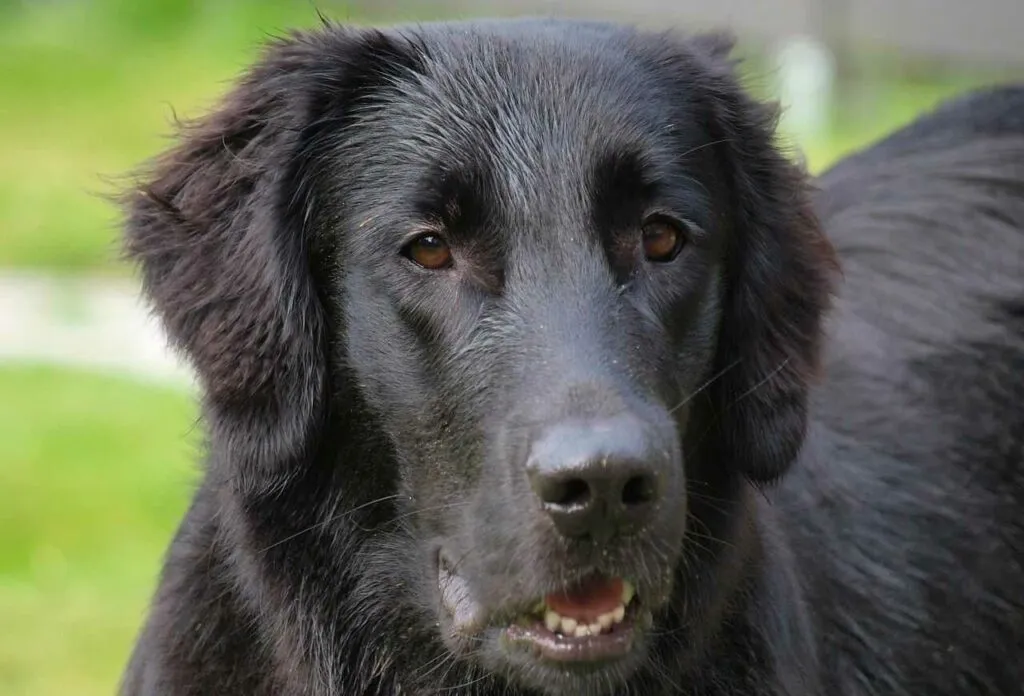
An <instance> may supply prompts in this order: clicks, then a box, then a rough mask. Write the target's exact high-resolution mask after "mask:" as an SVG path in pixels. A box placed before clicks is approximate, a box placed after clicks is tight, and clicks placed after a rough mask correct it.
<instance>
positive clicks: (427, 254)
mask: <svg viewBox="0 0 1024 696" xmlns="http://www.w3.org/2000/svg"><path fill="white" fill-rule="evenodd" d="M402 254H403V255H404V256H405V257H406V258H407V259H409V260H410V261H412V262H413V263H415V264H417V265H419V266H422V267H423V268H426V269H429V270H431V271H437V270H440V269H442V268H448V267H449V266H451V265H452V250H451V248H450V247H449V246H448V242H446V241H444V239H443V238H441V237H439V236H438V235H436V234H421V235H420V236H419V237H416V239H414V240H412V241H411V242H409V243H408V244H406V245H405V247H404V248H403V249H402Z"/></svg>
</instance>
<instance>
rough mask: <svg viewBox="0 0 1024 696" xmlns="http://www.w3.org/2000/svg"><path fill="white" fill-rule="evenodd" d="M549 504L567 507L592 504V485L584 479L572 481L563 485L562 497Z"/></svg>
mask: <svg viewBox="0 0 1024 696" xmlns="http://www.w3.org/2000/svg"><path fill="white" fill-rule="evenodd" d="M549 502H552V503H555V504H556V505H562V506H565V507H569V506H576V505H586V504H587V503H588V502H590V485H589V484H588V483H587V482H586V481H584V480H583V479H578V478H577V479H570V480H568V481H565V482H563V483H562V485H561V495H560V496H559V499H558V500H551V501H549Z"/></svg>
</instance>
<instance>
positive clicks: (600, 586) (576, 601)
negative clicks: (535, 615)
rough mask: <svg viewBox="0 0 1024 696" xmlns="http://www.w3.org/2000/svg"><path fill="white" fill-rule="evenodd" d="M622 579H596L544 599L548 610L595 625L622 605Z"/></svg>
mask: <svg viewBox="0 0 1024 696" xmlns="http://www.w3.org/2000/svg"><path fill="white" fill-rule="evenodd" d="M622 589H623V585H622V578H613V579H611V580H608V579H605V578H594V579H591V580H588V581H586V582H585V583H583V584H582V585H578V586H577V587H574V588H572V589H570V590H567V591H565V592H557V593H552V594H549V595H548V596H547V597H545V598H544V601H545V602H547V605H548V608H549V609H551V610H552V611H555V612H558V613H559V614H560V615H561V616H567V617H570V618H573V619H576V620H577V621H580V622H585V623H593V622H594V621H596V620H597V618H598V617H599V616H601V615H602V614H607V613H608V612H610V611H615V608H616V607H618V606H619V605H620V604H622Z"/></svg>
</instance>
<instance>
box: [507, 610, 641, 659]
mask: <svg viewBox="0 0 1024 696" xmlns="http://www.w3.org/2000/svg"><path fill="white" fill-rule="evenodd" d="M639 614H640V610H639V609H638V607H637V605H636V604H634V605H632V606H631V607H630V609H629V610H628V613H627V615H626V618H625V619H624V620H623V621H622V622H621V623H618V624H615V625H614V626H612V628H611V630H610V631H609V632H608V633H601V634H600V635H589V636H566V635H562V634H560V633H554V632H552V631H550V630H548V628H547V627H546V626H545V625H544V623H543V622H541V621H535V622H533V623H530V624H526V625H524V624H519V623H515V624H512V625H511V626H509V627H508V628H506V629H505V631H504V639H505V641H506V643H507V644H508V646H509V647H512V648H524V649H527V650H529V651H531V652H532V653H533V655H534V656H536V657H539V658H541V659H543V660H547V661H549V662H558V663H588V662H589V663H600V662H609V661H612V660H617V659H621V658H623V657H626V656H627V655H629V654H630V653H631V652H632V651H633V646H634V644H635V642H636V635H637V631H636V618H637V616H639Z"/></svg>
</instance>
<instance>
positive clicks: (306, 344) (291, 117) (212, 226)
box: [125, 27, 405, 491]
mask: <svg viewBox="0 0 1024 696" xmlns="http://www.w3.org/2000/svg"><path fill="white" fill-rule="evenodd" d="M403 55H404V54H403V51H402V48H401V47H399V46H398V45H397V44H396V40H395V39H393V38H389V37H387V36H385V35H383V34H381V33H379V32H368V31H367V32H356V31H350V30H346V29H342V28H339V27H328V28H326V29H323V30H320V31H317V32H310V33H298V34H293V35H291V36H289V37H287V38H285V39H281V40H279V41H277V42H275V43H273V44H271V45H270V46H269V47H268V48H267V49H266V51H265V52H264V54H263V56H262V57H261V59H260V60H259V61H258V62H257V64H256V65H255V67H253V68H252V69H251V70H250V71H249V72H248V73H247V74H246V75H245V76H244V77H243V78H242V79H241V80H240V82H239V83H238V84H237V86H236V87H235V88H234V89H233V90H232V91H231V92H230V94H229V95H228V96H227V97H226V98H225V99H224V101H223V102H222V103H221V104H220V106H219V107H218V108H217V109H215V110H214V111H213V112H212V113H211V114H210V115H208V116H207V117H205V118H203V119H200V120H198V121H197V122H195V123H192V124H189V125H186V126H184V127H183V131H182V134H181V138H180V142H179V144H178V145H177V146H176V147H174V148H173V149H171V150H170V151H168V152H166V153H165V154H163V155H162V156H161V157H159V158H158V159H157V160H155V162H154V163H153V164H152V167H151V169H150V170H149V171H148V172H147V173H146V174H145V175H144V177H143V179H142V182H143V183H142V184H141V185H139V186H138V187H137V188H135V189H134V190H132V191H130V192H129V193H128V194H127V195H126V196H125V209H126V221H125V250H126V253H127V256H128V257H129V258H130V259H132V260H134V261H135V262H137V263H138V264H139V266H140V267H141V274H142V281H143V289H144V291H145V293H146V294H147V295H148V297H149V299H150V301H151V302H152V304H153V305H154V307H155V309H156V311H157V313H158V314H159V316H160V318H161V319H162V321H163V324H164V326H165V328H166V331H167V333H168V335H169V338H170V340H171V342H172V344H173V345H174V346H175V347H176V348H177V349H178V350H180V351H182V352H183V353H184V354H185V355H186V356H187V357H188V359H189V361H190V363H191V364H192V366H193V367H194V369H195V371H196V374H197V376H198V379H199V381H200V386H201V388H202V391H203V398H204V412H205V415H206V419H207V422H208V427H209V429H210V441H211V446H212V448H213V451H212V452H211V455H212V456H211V460H212V463H213V466H214V467H215V472H216V473H219V474H221V475H222V476H223V477H224V478H226V479H227V478H230V480H232V481H233V482H234V483H235V484H236V485H238V486H239V487H240V488H241V489H243V490H246V491H261V490H262V491H265V490H268V489H270V488H273V487H274V486H276V485H278V484H280V483H281V482H283V481H284V480H286V479H287V477H288V476H290V475H293V474H295V473H298V471H297V469H298V468H300V467H301V465H302V463H303V462H307V461H309V460H310V459H311V457H312V455H313V453H314V452H315V450H316V448H317V446H318V434H319V431H320V428H321V424H322V421H323V418H324V415H325V409H326V403H327V398H326V394H325V390H326V389H327V349H326V343H327V337H326V335H325V332H326V317H325V314H324V309H323V306H322V304H321V302H320V299H319V298H318V292H317V290H318V288H317V283H315V281H314V273H313V269H312V268H311V264H310V247H311V244H312V239H313V232H312V230H311V229H310V228H311V227H312V226H313V225H314V224H315V221H316V219H317V211H316V210H315V209H314V197H313V195H312V192H313V190H314V187H315V179H316V177H315V171H316V168H317V157H318V156H319V155H318V153H320V152H322V151H323V150H326V149H329V148H326V147H325V143H327V142H328V140H329V139H330V138H332V137H338V134H339V133H341V132H342V131H343V129H344V127H345V125H346V120H345V119H346V114H347V111H348V110H349V109H350V107H351V104H352V102H353V101H356V100H357V99H358V98H360V97H361V96H362V94H363V93H364V92H365V91H366V90H367V89H369V88H370V87H371V86H372V85H374V84H379V83H380V82H381V81H382V80H386V79H387V72H388V66H393V67H395V69H400V68H401V65H400V64H401V63H402V62H403V60H405V59H404V57H403ZM216 467H220V468H221V471H217V469H216Z"/></svg>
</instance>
